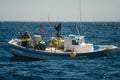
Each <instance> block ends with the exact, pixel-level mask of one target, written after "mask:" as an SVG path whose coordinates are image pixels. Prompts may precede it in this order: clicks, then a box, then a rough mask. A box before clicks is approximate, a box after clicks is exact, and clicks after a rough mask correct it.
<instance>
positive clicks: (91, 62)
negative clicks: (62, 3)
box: [0, 22, 120, 80]
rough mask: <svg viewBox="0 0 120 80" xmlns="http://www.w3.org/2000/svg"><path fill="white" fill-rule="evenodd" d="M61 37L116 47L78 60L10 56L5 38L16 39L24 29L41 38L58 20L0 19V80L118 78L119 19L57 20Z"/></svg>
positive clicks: (101, 79)
mask: <svg viewBox="0 0 120 80" xmlns="http://www.w3.org/2000/svg"><path fill="white" fill-rule="evenodd" d="M61 23H62V28H61V36H66V35H68V34H78V33H77V31H76V25H77V26H78V29H79V31H80V34H81V35H84V36H85V40H86V42H88V43H94V44H104V45H115V46H118V49H117V50H116V51H115V52H114V53H113V54H112V55H109V56H104V57H94V58H81V59H79V60H52V59H51V60H34V59H28V58H23V57H14V56H13V55H12V54H11V53H10V52H9V45H8V41H9V40H10V39H12V38H20V36H21V34H22V33H24V31H26V30H27V31H29V33H30V35H31V37H33V35H35V34H37V35H40V34H41V33H40V31H39V28H40V25H42V26H43V27H42V28H43V32H44V34H41V35H42V36H43V37H44V40H46V41H47V39H48V37H49V35H50V31H52V33H54V34H56V31H55V30H54V27H53V25H54V24H59V22H51V23H48V22H0V80H120V22H82V23H79V22H61Z"/></svg>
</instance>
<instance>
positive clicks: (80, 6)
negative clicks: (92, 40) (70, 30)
mask: <svg viewBox="0 0 120 80" xmlns="http://www.w3.org/2000/svg"><path fill="white" fill-rule="evenodd" d="M79 19H80V22H79V34H80V33H81V34H82V35H83V32H82V26H81V23H82V1H81V0H79ZM80 27H81V28H80Z"/></svg>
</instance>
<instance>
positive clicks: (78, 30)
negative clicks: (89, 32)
mask: <svg viewBox="0 0 120 80" xmlns="http://www.w3.org/2000/svg"><path fill="white" fill-rule="evenodd" d="M78 3H79V8H78V9H79V21H78V25H76V30H77V33H78V35H79V36H80V32H81V33H82V30H81V28H80V24H81V19H82V17H81V16H82V14H81V9H82V8H81V0H79V2H78ZM78 27H79V28H78Z"/></svg>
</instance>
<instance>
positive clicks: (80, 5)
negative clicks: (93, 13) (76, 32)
mask: <svg viewBox="0 0 120 80" xmlns="http://www.w3.org/2000/svg"><path fill="white" fill-rule="evenodd" d="M81 7H82V4H81V0H79V15H80V16H79V18H80V22H81V19H82V14H81V10H82V8H81Z"/></svg>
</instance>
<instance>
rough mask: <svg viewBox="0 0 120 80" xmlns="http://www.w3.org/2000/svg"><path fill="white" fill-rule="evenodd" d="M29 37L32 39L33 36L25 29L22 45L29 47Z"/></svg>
mask: <svg viewBox="0 0 120 80" xmlns="http://www.w3.org/2000/svg"><path fill="white" fill-rule="evenodd" d="M29 39H31V37H30V35H29V33H28V32H27V31H25V33H24V34H23V35H22V36H21V41H22V44H21V46H23V47H27V43H28V40H29Z"/></svg>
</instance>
